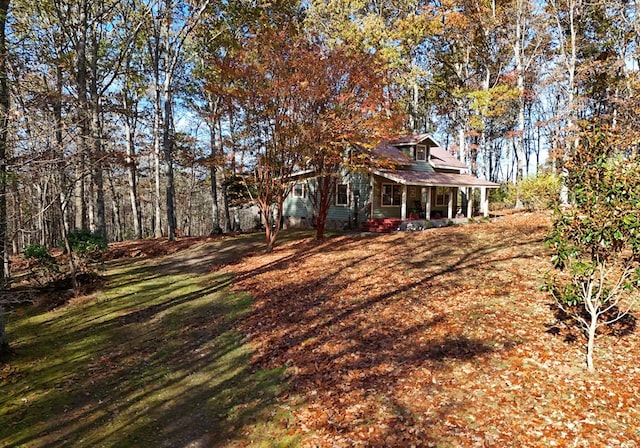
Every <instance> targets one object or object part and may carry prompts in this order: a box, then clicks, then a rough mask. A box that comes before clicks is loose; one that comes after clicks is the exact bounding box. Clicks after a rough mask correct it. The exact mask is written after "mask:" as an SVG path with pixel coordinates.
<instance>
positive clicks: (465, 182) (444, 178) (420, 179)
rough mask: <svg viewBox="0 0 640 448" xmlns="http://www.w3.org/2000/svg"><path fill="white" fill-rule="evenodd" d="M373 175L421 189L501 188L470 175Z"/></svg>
mask: <svg viewBox="0 0 640 448" xmlns="http://www.w3.org/2000/svg"><path fill="white" fill-rule="evenodd" d="M373 173H374V174H377V175H378V176H382V177H384V178H385V179H389V180H391V181H393V182H396V183H399V184H403V185H416V186H419V187H486V188H498V187H500V184H497V183H495V182H489V181H488V180H483V179H478V178H477V177H474V176H472V175H470V174H455V173H425V172H421V171H411V170H396V171H393V170H376V171H374V172H373Z"/></svg>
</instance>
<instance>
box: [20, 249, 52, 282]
mask: <svg viewBox="0 0 640 448" xmlns="http://www.w3.org/2000/svg"><path fill="white" fill-rule="evenodd" d="M24 258H26V259H27V260H28V261H29V269H30V271H31V274H32V278H33V279H34V280H35V281H36V283H38V284H40V285H41V286H42V285H45V284H47V283H49V282H52V281H54V280H56V279H58V278H59V277H60V275H61V272H60V267H59V266H58V261H57V260H56V259H55V257H54V256H53V255H51V252H49V249H48V248H47V247H46V246H43V245H41V244H29V245H27V247H26V248H25V249H24Z"/></svg>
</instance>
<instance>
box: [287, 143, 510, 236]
mask: <svg viewBox="0 0 640 448" xmlns="http://www.w3.org/2000/svg"><path fill="white" fill-rule="evenodd" d="M372 158H373V159H374V160H375V161H376V162H377V163H376V164H375V167H374V168H371V169H370V170H369V172H368V173H361V172H348V171H344V172H343V173H342V176H341V179H340V180H339V182H338V184H337V186H336V194H335V201H334V202H335V203H334V205H333V206H332V207H331V209H330V210H329V215H328V217H327V223H328V226H327V227H328V228H334V229H342V228H358V227H360V226H361V225H362V227H363V228H364V229H365V230H378V231H384V230H390V229H395V228H398V227H399V226H400V225H401V224H402V223H406V222H408V221H431V222H432V223H433V224H436V225H437V224H438V223H440V222H441V220H445V221H448V220H453V219H456V218H471V217H472V216H473V215H474V212H476V213H479V214H481V215H482V216H488V214H489V199H488V194H487V192H488V189H490V188H498V187H499V186H500V185H499V184H497V183H494V182H489V181H486V180H482V179H479V178H477V177H475V176H472V175H470V174H467V170H468V169H467V167H466V165H465V164H463V163H462V162H460V161H459V160H458V159H456V158H455V157H454V156H453V155H451V154H450V153H448V152H447V151H446V150H445V149H443V148H441V147H440V145H438V143H437V142H436V141H435V140H434V139H433V138H432V137H431V136H430V135H429V134H419V135H411V136H406V137H402V138H398V139H395V140H391V141H385V142H381V143H380V144H379V145H378V146H377V147H376V148H374V149H373V150H372ZM310 176H311V174H310V173H305V175H300V176H298V177H297V178H296V179H295V180H294V182H295V185H294V186H293V190H292V192H291V194H290V195H289V196H288V197H287V199H286V200H285V203H284V210H283V215H284V220H285V225H287V226H291V227H299V226H303V227H304V226H313V224H314V222H313V219H314V218H313V207H312V205H311V201H310V199H309V193H312V192H313V177H310ZM474 205H475V207H474Z"/></svg>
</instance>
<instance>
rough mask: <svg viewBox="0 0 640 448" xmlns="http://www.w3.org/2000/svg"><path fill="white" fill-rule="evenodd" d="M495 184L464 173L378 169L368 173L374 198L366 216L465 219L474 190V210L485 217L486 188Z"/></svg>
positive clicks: (493, 186) (472, 205)
mask: <svg viewBox="0 0 640 448" xmlns="http://www.w3.org/2000/svg"><path fill="white" fill-rule="evenodd" d="M499 186H500V185H499V184H497V183H494V182H489V181H486V180H483V179H478V178H476V177H474V176H471V175H468V174H458V173H441V172H419V171H409V170H402V171H400V170H398V171H391V170H379V171H375V172H374V176H372V185H371V191H372V198H375V200H372V202H371V205H372V210H371V215H370V216H371V217H372V218H374V219H375V218H378V219H379V218H384V219H399V220H400V221H405V220H417V219H424V220H439V219H446V220H453V219H456V218H467V219H468V218H472V217H473V214H474V201H473V198H474V192H478V193H479V198H480V200H479V207H477V210H476V212H477V213H479V215H481V216H483V217H487V216H489V195H488V190H489V189H490V188H498V187H499ZM476 196H477V195H476ZM458 198H460V199H458Z"/></svg>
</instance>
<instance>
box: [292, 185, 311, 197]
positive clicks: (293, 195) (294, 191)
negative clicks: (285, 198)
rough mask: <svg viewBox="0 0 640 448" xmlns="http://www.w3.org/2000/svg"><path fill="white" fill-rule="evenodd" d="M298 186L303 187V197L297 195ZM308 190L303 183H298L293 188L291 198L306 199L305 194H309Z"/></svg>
mask: <svg viewBox="0 0 640 448" xmlns="http://www.w3.org/2000/svg"><path fill="white" fill-rule="evenodd" d="M298 185H300V186H301V187H302V194H301V195H299V194H297V193H296V187H297V186H298ZM306 190H307V188H306V185H305V184H303V183H302V182H298V183H296V184H294V186H293V188H292V189H291V196H292V197H294V198H304V197H305V193H306V192H307V191H306Z"/></svg>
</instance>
